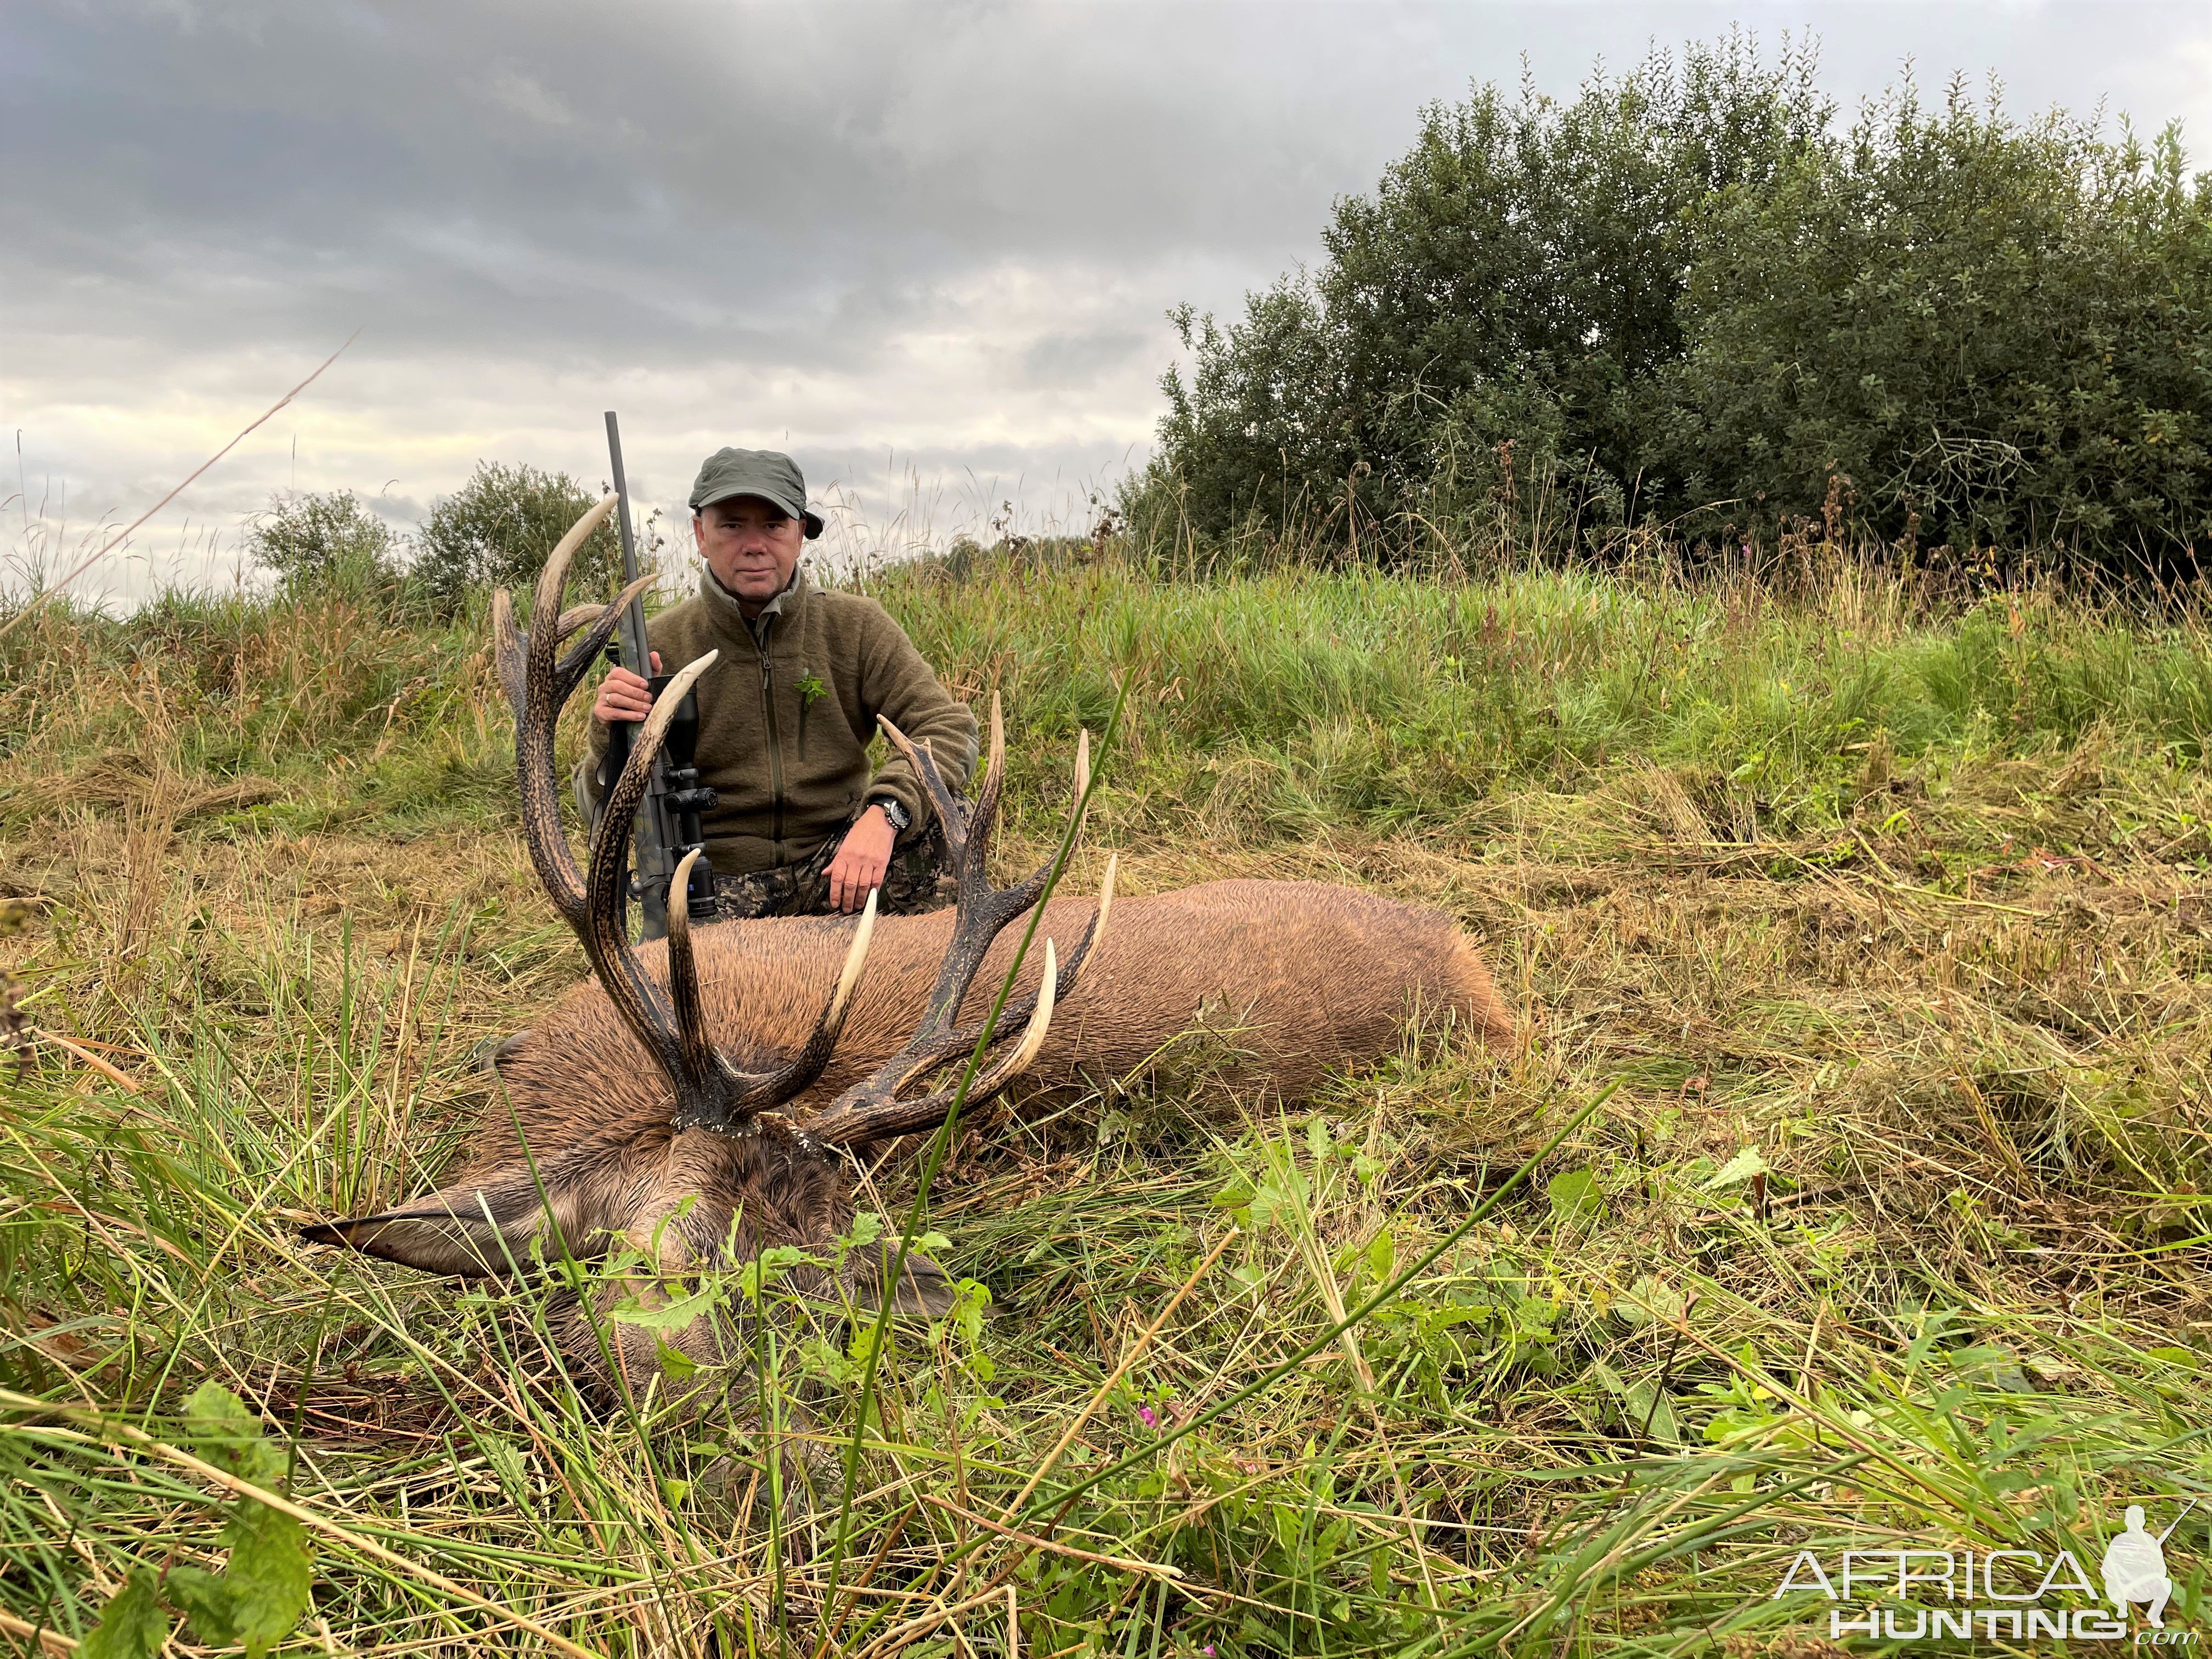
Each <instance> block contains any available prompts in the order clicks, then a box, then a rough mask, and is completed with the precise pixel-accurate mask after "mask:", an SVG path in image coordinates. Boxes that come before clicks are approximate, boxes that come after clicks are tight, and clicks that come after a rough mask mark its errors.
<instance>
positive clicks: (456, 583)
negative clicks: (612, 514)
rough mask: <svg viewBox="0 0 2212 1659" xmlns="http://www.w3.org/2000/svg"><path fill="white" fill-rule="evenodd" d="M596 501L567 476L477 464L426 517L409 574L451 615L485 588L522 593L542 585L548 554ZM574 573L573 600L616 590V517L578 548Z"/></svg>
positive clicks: (618, 549)
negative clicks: (539, 580)
mask: <svg viewBox="0 0 2212 1659" xmlns="http://www.w3.org/2000/svg"><path fill="white" fill-rule="evenodd" d="M598 499H599V496H598V495H596V494H595V493H593V492H592V491H591V490H588V489H586V488H585V487H584V486H583V485H582V484H581V483H578V482H577V481H576V480H575V479H574V478H573V477H570V476H569V475H568V474H567V473H566V472H541V471H538V468H536V467H534V466H531V465H521V466H505V465H501V464H500V463H498V462H496V461H478V462H477V470H476V471H475V473H474V474H472V475H471V477H470V479H469V481H468V483H465V484H464V485H462V486H461V488H460V489H459V490H458V491H456V492H455V493H454V494H453V495H447V496H444V497H441V499H440V500H439V501H438V502H437V504H436V505H435V506H434V507H432V508H431V509H430V516H429V517H428V519H426V520H423V522H422V529H421V531H420V532H418V533H417V535H416V556H415V563H414V566H413V568H412V569H411V570H410V576H411V577H412V579H413V580H414V582H415V584H416V587H417V588H418V589H419V590H420V592H422V595H423V597H424V598H425V599H428V601H429V603H430V604H431V605H433V606H434V607H435V609H436V610H438V611H440V612H441V614H446V615H451V614H453V612H455V611H459V610H460V609H461V607H462V606H463V605H465V604H466V603H467V601H468V598H469V596H470V595H471V593H477V592H483V591H485V590H487V589H490V588H495V587H505V588H508V589H511V590H513V592H515V593H516V594H517V595H518V596H520V594H522V593H523V592H526V591H527V590H528V589H529V588H530V587H531V586H532V584H534V583H535V582H536V581H537V580H538V572H539V571H540V570H542V569H544V566H545V556H546V555H547V554H549V553H550V552H551V551H552V550H553V549H554V546H555V544H556V543H558V542H559V541H560V539H561V538H562V537H563V536H565V535H567V534H568V529H569V526H572V525H574V523H575V522H576V520H578V519H580V518H581V517H582V516H583V515H584V513H586V511H587V510H588V509H589V508H590V507H591V505H592V502H594V501H597V500H598ZM571 572H572V574H571V575H570V577H569V582H568V592H569V595H570V597H571V598H574V599H584V598H588V597H591V596H592V595H594V594H598V595H601V596H605V595H606V594H609V593H611V592H612V591H613V589H614V588H615V586H617V584H618V580H619V578H620V576H621V574H622V546H621V544H620V542H619V541H617V537H616V531H615V528H614V526H613V523H612V521H611V520H610V521H609V522H608V523H606V524H605V525H602V526H600V527H599V530H598V531H596V532H593V534H592V538H591V539H590V540H589V541H587V542H586V543H585V544H584V545H583V547H582V548H581V549H580V550H578V552H577V554H576V559H575V562H574V565H573V566H572V567H571Z"/></svg>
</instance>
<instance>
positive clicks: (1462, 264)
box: [1123, 35, 2212, 574]
mask: <svg viewBox="0 0 2212 1659" xmlns="http://www.w3.org/2000/svg"><path fill="white" fill-rule="evenodd" d="M1833 114H1834V112H1833V107H1832V105H1831V104H1830V103H1829V101H1828V100H1826V99H1824V98H1823V97H1822V96H1821V95H1820V93H1819V92H1818V90H1817V88H1815V86H1814V66H1813V62H1812V59H1811V57H1810V55H1809V53H1807V52H1802V51H1799V52H1792V51H1790V50H1789V49H1788V48H1787V47H1786V46H1785V49H1784V52H1783V53H1782V55H1781V57H1780V58H1779V60H1778V63H1777V64H1775V65H1774V66H1773V67H1771V68H1769V67H1765V66H1763V65H1762V64H1760V63H1759V60H1758V58H1757V55H1756V53H1755V52H1754V51H1753V47H1752V46H1751V45H1750V43H1749V42H1748V41H1747V39H1746V38H1745V37H1743V36H1741V35H1732V36H1730V37H1729V39H1728V40H1725V41H1723V42H1722V43H1721V44H1719V45H1717V46H1691V47H1689V48H1688V49H1687V50H1686V52H1685V54H1684V55H1683V57H1682V58H1680V61H1679V64H1678V63H1677V62H1676V61H1675V60H1674V59H1671V58H1668V57H1666V56H1664V55H1654V56H1652V57H1650V58H1647V59H1645V61H1644V63H1642V64H1638V66H1637V67H1636V68H1635V69H1633V70H1631V71H1630V72H1629V73H1627V74H1626V75H1625V76H1610V75H1608V74H1607V73H1605V72H1604V71H1602V70H1601V71H1599V72H1598V73H1596V74H1595V75H1593V76H1591V78H1590V79H1589V81H1588V82H1585V83H1584V84H1583V87H1582V88H1581V90H1580V91H1579V93H1578V94H1577V95H1576V96H1575V97H1574V98H1573V99H1572V100H1569V101H1566V102H1555V101H1553V100H1550V99H1547V98H1546V97H1543V96H1541V94H1537V93H1535V92H1534V90H1532V89H1531V88H1528V87H1527V86H1526V85H1524V86H1523V87H1522V89H1521V92H1520V94H1519V95H1518V98H1517V99H1511V98H1508V97H1507V96H1506V95H1505V94H1502V93H1501V92H1500V91H1499V90H1498V88H1495V87H1481V88H1476V89H1475V90H1474V91H1473V92H1472V93H1471V94H1470V95H1469V96H1468V99H1467V100H1465V101H1464V102H1462V103H1459V104H1456V105H1451V106H1445V105H1436V106H1431V107H1430V108H1428V109H1427V110H1425V112H1423V116H1422V122H1421V128H1420V132H1419V137H1417V138H1416V140H1415V142H1414V143H1413V148H1412V149H1410V150H1409V151H1408V152H1407V154H1406V155H1404V156H1402V157H1401V158H1400V159H1399V160H1398V161H1395V162H1394V163H1393V164H1392V165H1391V167H1389V169H1388V171H1387V172H1386V173H1384V175H1383V179H1382V180H1381V182H1380V183H1379V184H1378V185H1377V186H1376V190H1375V191H1373V192H1372V193H1371V194H1369V195H1365V196H1358V197H1347V198H1346V199H1345V200H1342V201H1340V202H1339V203H1338V204H1337V205H1336V208H1335V211H1334V216H1333V219H1332V222H1331V223H1330V224H1329V226H1328V228H1327V229H1326V230H1325V231H1324V232H1323V235H1322V240H1323V244H1324V248H1325V251H1326V255H1327V257H1326V258H1325V259H1324V260H1323V262H1322V264H1320V266H1319V267H1317V268H1316V270H1313V271H1311V272H1310V273H1309V272H1300V273H1297V274H1296V275H1293V276H1286V277H1285V278H1284V279H1283V280H1282V281H1280V282H1279V283H1276V284H1275V285H1274V286H1273V287H1272V288H1269V289H1266V290H1265V291H1263V292H1261V293H1256V294H1253V295H1249V296H1247V299H1246V302H1245V307H1244V311H1243V315H1242V316H1241V318H1238V319H1235V320H1233V321H1231V322H1230V323H1228V324H1227V325H1223V324H1221V323H1218V322H1217V321H1216V320H1215V319H1213V318H1212V317H1211V316H1208V317H1203V318H1200V317H1196V316H1194V314H1193V313H1191V311H1190V310H1189V309H1188V307H1186V308H1184V309H1182V310H1181V311H1179V312H1176V313H1173V320H1174V321H1175V323H1176V327H1177V329H1178V330H1179V331H1180V332H1181V334H1182V340H1183V344H1184V346H1185V348H1186V349H1187V350H1188V352H1189V354H1190V358H1191V362H1190V368H1189V374H1188V380H1186V379H1185V378H1184V375H1183V374H1182V373H1181V372H1179V371H1177V370H1173V369H1171V370H1170V372H1169V373H1168V374H1167V375H1166V376H1165V378H1164V380H1163V382H1162V385H1163V389H1164V392H1165V393H1166V395H1167V400H1168V410H1167V413H1166V415H1165V416H1164V418H1163V419H1162V421H1161V422H1160V428H1159V438H1160V442H1159V447H1158V451H1157V453H1156V455H1155V459H1153V461H1152V463H1151V465H1149V466H1148V467H1147V469H1146V471H1145V472H1144V473H1143V474H1141V475H1140V476H1139V477H1138V478H1137V479H1135V480H1133V482H1132V483H1131V484H1130V486H1129V487H1128V488H1127V490H1126V492H1125V496H1124V501H1123V506H1124V507H1125V509H1126V511H1127V514H1128V517H1129V520H1130V521H1131V523H1132V524H1133V526H1136V527H1137V528H1138V530H1139V532H1140V533H1141V532H1144V531H1145V530H1146V529H1147V528H1152V527H1157V526H1160V525H1161V524H1162V523H1163V521H1166V522H1169V523H1172V524H1174V525H1175V526H1177V527H1178V528H1180V527H1182V526H1188V527H1189V528H1190V529H1191V530H1192V531H1193V532H1195V533H1196V535H1197V536H1198V537H1200V538H1212V539H1218V538H1226V537H1229V536H1231V535H1233V534H1235V533H1237V532H1241V531H1244V530H1248V529H1251V528H1253V527H1255V526H1258V527H1261V528H1263V529H1264V528H1266V527H1268V526H1273V528H1274V529H1276V530H1289V529H1291V528H1293V527H1297V528H1299V529H1303V530H1305V531H1307V532H1311V531H1312V530H1313V529H1315V528H1316V527H1319V528H1321V529H1322V531H1323V532H1325V536H1327V537H1333V538H1334V539H1336V540H1337V541H1339V542H1342V541H1344V540H1346V539H1347V538H1350V537H1352V536H1354V535H1358V536H1359V537H1360V538H1362V542H1361V544H1362V545H1363V547H1368V548H1371V547H1373V546H1374V545H1375V544H1376V538H1374V537H1372V536H1370V534H1369V530H1368V527H1369V526H1374V527H1376V528H1379V529H1380V530H1381V531H1382V532H1383V535H1382V537H1381V538H1380V539H1381V542H1382V545H1383V548H1384V550H1386V551H1387V550H1389V549H1390V548H1392V547H1394V546H1403V545H1405V544H1407V543H1409V542H1411V541H1413V539H1415V538H1417V537H1419V535H1421V534H1423V533H1424V532H1425V531H1426V529H1427V528H1428V527H1429V526H1441V527H1443V528H1446V529H1447V530H1448V531H1456V532H1459V533H1460V534H1461V535H1462V536H1464V535H1466V534H1468V532H1474V534H1476V535H1477V536H1478V537H1482V536H1486V535H1494V536H1496V537H1497V538H1499V539H1504V540H1511V541H1516V542H1518V541H1522V540H1524V539H1529V538H1530V537H1529V532H1530V531H1531V530H1532V529H1533V528H1537V527H1539V526H1541V527H1542V528H1544V529H1545V530H1546V531H1547V533H1548V532H1553V531H1556V530H1557V529H1559V528H1560V527H1562V526H1567V525H1576V526H1589V527H1592V528H1597V527H1608V526H1620V524H1622V523H1623V522H1624V521H1625V520H1628V519H1630V518H1635V519H1638V520H1646V519H1652V518H1656V519H1660V520H1666V521H1668V522H1669V523H1670V524H1672V525H1674V526H1675V528H1676V529H1677V531H1678V532H1680V533H1683V534H1686V535H1688V536H1698V535H1703V534H1706V533H1710V532H1714V531H1717V530H1718V529H1720V528H1722V527H1723V526H1726V525H1728V524H1729V523H1731V522H1733V523H1734V524H1735V526H1737V527H1739V528H1741V527H1743V526H1757V527H1759V528H1760V529H1762V530H1764V531H1765V532H1770V533H1771V532H1773V531H1775V530H1777V529H1778V528H1783V527H1786V526H1788V525H1789V523H1790V521H1791V520H1795V519H1797V518H1800V517H1802V518H1806V519H1810V518H1814V517H1816V516H1821V517H1829V518H1831V519H1832V517H1833V515H1834V514H1835V513H1841V514H1842V515H1843V517H1844V520H1847V521H1848V522H1849V524H1850V527H1851V528H1852V529H1853V530H1854V531H1857V532H1860V533H1873V534H1878V535H1879V536H1880V537H1881V538H1883V539H1884V540H1904V539H1906V538H1917V540H1919V541H1921V542H1927V541H1936V542H1939V543H1940V542H1948V543H1949V544H1952V545H1953V546H1954V547H1960V548H1965V547H1968V546H1983V547H1986V546H1991V545H2002V546H2006V547H2008V548H2014V549H2022V548H2033V549H2034V550H2038V551H2039V552H2040V551H2047V550H2052V549H2057V550H2063V552H2064V553H2065V554H2066V555H2067V556H2070V557H2077V558H2080V559H2082V560H2085V561H2087V562H2091V563H2093V564H2095V565H2097V566H2099V567H2100V568H2104V569H2106V570H2108V571H2138V572H2139V571H2142V570H2143V569H2145V568H2153V569H2157V570H2159V571H2160V573H2161V574H2170V573H2179V572H2185V571H2191V570H2193V569H2194V568H2196V566H2197V561H2198V560H2199V559H2200V558H2201V557H2203V556H2206V555H2212V175H2207V176H2203V177H2199V178H2197V179H2191V178H2190V177H2189V175H2188V174H2187V173H2186V171H2185V166H2184V158H2183V155H2182V150H2181V145H2180V142H2179V137H2178V135H2177V134H2176V133H2175V132H2174V131H2171V130H2169V131H2166V132H2165V133H2164V134H2162V135H2161V136H2160V137H2159V138H2158V139H2157V140H2156V141H2154V143H2152V144H2150V145H2148V146H2145V145H2142V144H2140V143H2136V141H2135V140H2134V138H2133V137H2132V136H2131V135H2130V136H2125V137H2123V138H2122V139H2121V140H2120V141H2119V142H2117V143H2113V142H2107V141H2106V140H2103V139H2101V138H2100V137H2099V136H2098V133H2097V130H2096V128H2095V126H2094V125H2093V124H2092V123H2090V122H2087V121H2083V120H2080V119H2077V118H2072V117H2069V116H2066V115H2064V114H2063V113H2053V114H2051V115H2050V116H2048V117H2045V118H2043V119H2041V120H2039V121H2035V122H2031V123H2027V124H2021V123H2017V122H2014V121H2012V120H2010V119H2008V118H2006V117H2005V116H2004V115H2003V114H2002V112H2001V111H2000V110H1999V109H1997V108H1996V106H1995V105H1994V103H1992V105H1991V106H1989V107H1986V108H1978V107H1977V106H1974V105H1973V104H1972V102H1970V100H1968V99H1967V98H1966V95H1965V94H1964V93H1963V91H1962V90H1961V88H1960V87H1959V86H1958V85H1956V84H1955V83H1954V85H1953V87H1952V88H1950V89H1949V92H1948V95H1947V96H1946V97H1945V99H1944V100H1942V103H1941V105H1940V106H1938V107H1936V108H1933V109H1930V108H1928V107H1925V106H1923V104H1922V103H1921V102H1920V100H1919V99H1918V97H1917V94H1915V92H1914V91H1913V89H1912V88H1911V86H1910V84H1909V83H1908V84H1907V85H1906V86H1905V88H1903V89H1902V90H1901V91H1899V92H1898V93H1895V94H1892V95H1890V96H1889V97H1887V98H1885V99H1883V100H1877V101H1875V102H1874V103H1872V104H1870V105H1869V106H1866V107H1865V108H1864V109H1863V111H1862V112H1861V113H1860V115H1859V116H1858V118H1857V120H1856V122H1855V123H1854V124H1853V125H1850V127H1849V128H1848V129H1847V130H1844V131H1837V130H1836V129H1835V127H1834V125H1833Z"/></svg>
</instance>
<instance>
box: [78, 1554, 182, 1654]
mask: <svg viewBox="0 0 2212 1659" xmlns="http://www.w3.org/2000/svg"><path fill="white" fill-rule="evenodd" d="M168 1639H169V1621H168V1620H167V1618H166V1617H165V1616H164V1615H163V1614H162V1612H161V1608H160V1607H157V1606H155V1602H154V1575H153V1574H152V1573H150V1572H149V1571H146V1569H145V1568H143V1567H138V1568H135V1569H133V1571H131V1577H130V1579H129V1580H128V1581H127V1582H126V1583H125V1584H124V1586H123V1588H122V1589H120V1590H119V1591H118V1592H117V1593H116V1596H115V1599H114V1600H113V1601H110V1602H109V1603H108V1604H107V1606H106V1608H105V1609H104V1610H103V1611H102V1612H101V1613H100V1623H99V1624H98V1625H97V1626H94V1629H93V1632H92V1634H91V1635H89V1636H88V1637H86V1638H84V1642H83V1644H82V1646H80V1647H79V1648H78V1649H77V1656H78V1659H154V1656H155V1655H156V1654H158V1653H160V1652H161V1644H162V1643H164V1642H166V1641H167V1640H168Z"/></svg>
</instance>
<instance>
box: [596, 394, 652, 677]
mask: <svg viewBox="0 0 2212 1659" xmlns="http://www.w3.org/2000/svg"><path fill="white" fill-rule="evenodd" d="M607 459H608V461H609V462H610V464H611V465H612V466H613V467H614V473H615V495H616V496H617V498H618V499H617V505H616V507H615V522H616V524H617V526H619V527H620V529H621V532H622V559H623V585H624V586H628V585H629V583H631V582H634V581H635V580H637V534H636V532H635V531H634V530H632V529H631V528H630V521H629V477H627V476H626V475H625V474H624V473H623V453H622V428H621V427H620V426H619V425H617V423H616V421H615V412H614V410H608V411H607ZM622 634H623V653H624V654H625V655H626V656H628V657H629V660H630V667H631V669H632V671H635V672H636V673H639V674H642V675H644V676H645V677H646V678H647V679H650V678H653V658H652V656H651V655H650V654H649V653H648V651H647V647H646V643H645V596H644V595H643V594H642V593H641V594H639V595H638V596H637V597H636V598H635V599H632V600H631V601H630V602H629V609H628V610H627V611H623V619H622Z"/></svg>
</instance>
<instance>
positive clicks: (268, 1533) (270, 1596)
mask: <svg viewBox="0 0 2212 1659" xmlns="http://www.w3.org/2000/svg"><path fill="white" fill-rule="evenodd" d="M222 1537H223V1541H224V1542H225V1543H227V1544H228V1545H229V1546H230V1560H229V1563H228V1565H226V1566H225V1567H224V1568H223V1570H222V1579H223V1583H224V1584H225V1585H226V1586H228V1589H229V1590H230V1616H231V1620H232V1622H233V1624H234V1626H236V1628H237V1632H238V1633H237V1637H236V1639H237V1640H238V1641H239V1642H240V1644H242V1645H243V1646H244V1647H245V1649H246V1659H261V1656H262V1655H263V1654H264V1653H266V1652H268V1651H269V1650H270V1648H272V1647H274V1646H275V1645H276V1644H277V1643H279V1642H281V1641H283V1639H284V1638H286V1637H288V1636H289V1635H290V1634H291V1633H292V1627H293V1626H295V1625H297V1624H298V1623H299V1622H300V1615H301V1613H305V1612H307V1606H308V1603H309V1601H311V1600H312V1599H313V1587H314V1575H313V1572H312V1571H310V1569H309V1567H308V1564H307V1528H304V1527H302V1526H301V1524H300V1523H299V1522H297V1521H295V1520H294V1519H293V1518H292V1517H291V1516H289V1515H286V1514H284V1513H283V1512H282V1511H281V1510H272V1509H270V1507H269V1505H268V1504H257V1503H255V1502H253V1501H252V1499H250V1498H248V1499H242V1500H240V1503H239V1504H237V1506H236V1507H235V1508H234V1509H233V1510H231V1513H230V1519H229V1520H228V1522H225V1523H224V1526H223V1529H222Z"/></svg>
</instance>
